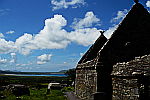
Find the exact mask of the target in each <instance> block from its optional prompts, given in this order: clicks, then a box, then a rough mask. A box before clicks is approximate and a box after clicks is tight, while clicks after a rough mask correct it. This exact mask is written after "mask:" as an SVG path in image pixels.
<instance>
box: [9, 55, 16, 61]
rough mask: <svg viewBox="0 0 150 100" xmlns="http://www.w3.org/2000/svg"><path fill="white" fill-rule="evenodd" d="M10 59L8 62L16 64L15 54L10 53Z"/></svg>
mask: <svg viewBox="0 0 150 100" xmlns="http://www.w3.org/2000/svg"><path fill="white" fill-rule="evenodd" d="M11 57H12V59H11V60H10V61H9V62H10V63H16V62H17V56H16V54H15V53H11Z"/></svg>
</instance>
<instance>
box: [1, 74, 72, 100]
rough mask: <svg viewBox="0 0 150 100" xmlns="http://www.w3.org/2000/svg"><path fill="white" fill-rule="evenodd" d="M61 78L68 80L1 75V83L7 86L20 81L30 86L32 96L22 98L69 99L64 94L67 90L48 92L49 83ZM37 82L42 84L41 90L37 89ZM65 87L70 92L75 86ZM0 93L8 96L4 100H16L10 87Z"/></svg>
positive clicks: (22, 97) (34, 99) (38, 99)
mask: <svg viewBox="0 0 150 100" xmlns="http://www.w3.org/2000/svg"><path fill="white" fill-rule="evenodd" d="M61 80H67V77H43V76H42V77H41V76H40V77H38V76H34V77H32V76H6V75H1V76H0V82H1V85H5V86H6V85H8V84H12V83H19V84H23V85H26V86H28V87H29V91H30V96H28V95H22V96H20V98H21V100H43V99H44V100H68V99H67V97H66V96H65V94H64V93H65V92H62V91H61V90H51V91H50V94H46V92H47V86H48V83H50V82H51V81H58V82H60V81H61ZM37 84H38V85H39V84H40V85H41V86H42V88H41V89H39V90H38V89H36V86H37ZM64 89H65V90H66V92H68V91H73V90H74V87H64ZM0 93H3V94H4V96H6V98H5V99H3V100H16V96H15V95H13V94H12V93H11V91H10V89H8V90H7V91H5V90H3V91H0Z"/></svg>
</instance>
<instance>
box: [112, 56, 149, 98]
mask: <svg viewBox="0 0 150 100" xmlns="http://www.w3.org/2000/svg"><path fill="white" fill-rule="evenodd" d="M111 75H112V86H113V99H126V100H139V99H141V100H143V98H149V97H148V96H149V95H150V84H149V81H150V55H145V56H142V57H136V58H135V59H134V60H131V61H130V62H126V63H125V62H123V63H117V64H116V65H114V66H113V71H112V74H111ZM149 99H150V98H149Z"/></svg>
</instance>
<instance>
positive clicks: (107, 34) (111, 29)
mask: <svg viewBox="0 0 150 100" xmlns="http://www.w3.org/2000/svg"><path fill="white" fill-rule="evenodd" d="M117 26H118V25H115V24H114V25H113V26H112V27H109V29H108V30H107V31H106V32H105V33H104V36H105V37H106V38H107V39H109V38H110V37H111V35H112V34H113V32H114V31H115V29H116V28H117Z"/></svg>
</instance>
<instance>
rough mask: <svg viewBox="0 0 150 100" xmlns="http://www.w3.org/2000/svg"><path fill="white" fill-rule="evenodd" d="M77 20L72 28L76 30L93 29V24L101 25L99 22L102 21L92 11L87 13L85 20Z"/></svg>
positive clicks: (75, 19)
mask: <svg viewBox="0 0 150 100" xmlns="http://www.w3.org/2000/svg"><path fill="white" fill-rule="evenodd" d="M77 20H78V19H77V18H74V22H73V24H72V26H71V27H72V28H74V29H81V28H85V27H91V26H92V24H93V23H99V21H100V19H99V18H97V17H96V15H94V13H93V12H92V11H90V12H87V13H86V14H85V18H84V19H80V20H79V21H77ZM98 25H99V24H98Z"/></svg>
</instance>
